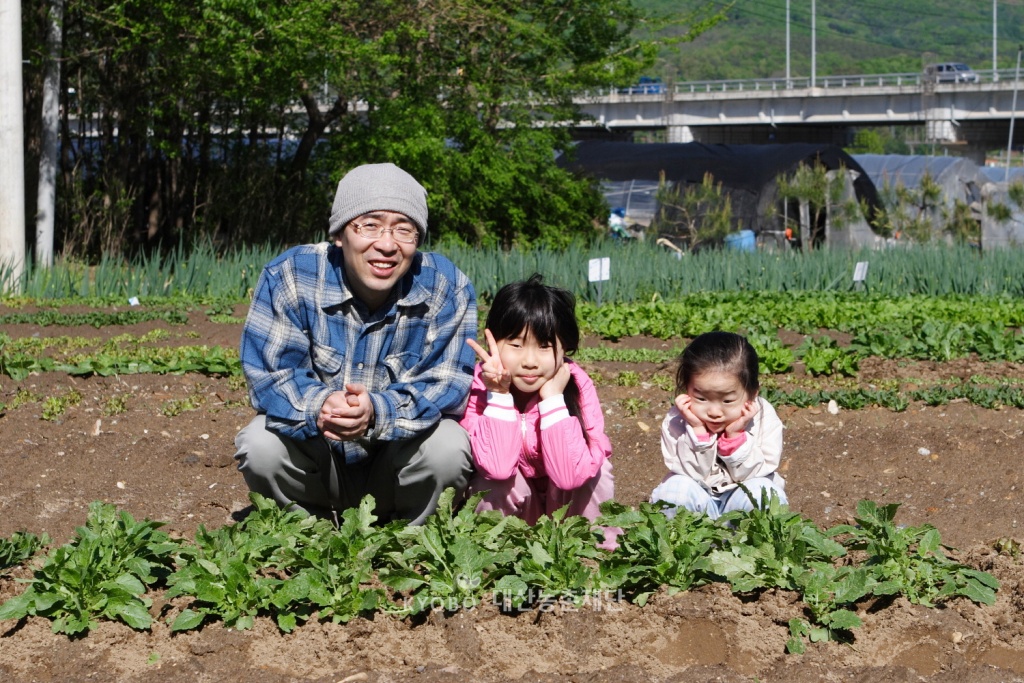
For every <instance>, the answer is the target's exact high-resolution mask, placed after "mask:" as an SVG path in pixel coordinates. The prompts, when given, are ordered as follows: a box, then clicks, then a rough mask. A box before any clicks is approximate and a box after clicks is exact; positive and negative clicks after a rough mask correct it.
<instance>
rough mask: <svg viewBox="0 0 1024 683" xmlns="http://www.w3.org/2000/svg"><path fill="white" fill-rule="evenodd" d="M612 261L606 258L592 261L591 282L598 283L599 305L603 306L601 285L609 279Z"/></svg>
mask: <svg viewBox="0 0 1024 683" xmlns="http://www.w3.org/2000/svg"><path fill="white" fill-rule="evenodd" d="M611 263H612V260H611V259H610V258H609V257H607V256H605V257H603V258H592V259H590V274H589V280H590V282H596V283H597V305H598V306H600V305H601V283H602V282H604V281H605V280H607V279H609V277H610V272H611Z"/></svg>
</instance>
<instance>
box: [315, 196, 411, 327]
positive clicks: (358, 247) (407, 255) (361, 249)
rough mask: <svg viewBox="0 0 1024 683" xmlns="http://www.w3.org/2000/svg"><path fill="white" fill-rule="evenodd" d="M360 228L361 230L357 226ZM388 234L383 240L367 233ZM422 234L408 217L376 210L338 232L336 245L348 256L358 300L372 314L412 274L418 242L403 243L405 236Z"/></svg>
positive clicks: (348, 269) (347, 269) (350, 278)
mask: <svg viewBox="0 0 1024 683" xmlns="http://www.w3.org/2000/svg"><path fill="white" fill-rule="evenodd" d="M357 226H358V227H357ZM381 228H383V229H384V232H383V233H382V234H381V235H380V236H379V237H365V236H363V235H361V234H359V232H360V230H362V231H365V232H374V231H378V230H380V229H381ZM408 231H412V234H414V235H418V233H417V231H416V224H415V223H413V222H412V221H411V220H409V219H408V218H407V217H406V216H405V215H404V214H401V213H395V212H394V211H374V212H372V213H366V214H363V215H362V216H359V217H358V218H356V219H355V220H353V221H352V222H351V223H349V224H348V225H346V226H345V227H344V228H342V229H341V231H340V232H339V233H338V235H337V237H336V238H335V240H334V243H335V244H336V245H337V246H339V247H341V249H342V251H343V252H344V255H345V274H346V275H347V277H348V283H349V286H350V287H352V291H353V293H354V294H355V295H356V297H357V298H358V299H359V300H360V301H362V302H363V303H364V304H366V307H367V308H369V309H370V310H371V311H373V310H376V309H378V308H380V307H381V306H382V305H383V304H384V302H386V301H387V299H388V295H390V294H391V290H392V289H393V288H394V286H395V285H396V284H398V281H399V280H401V279H402V277H403V276H404V275H405V274H406V273H407V272H409V268H410V267H411V266H412V257H413V256H414V255H415V254H416V242H415V241H413V242H401V241H399V240H396V239H395V235H396V233H397V234H398V235H399V237H400V238H401V237H402V235H403V233H408Z"/></svg>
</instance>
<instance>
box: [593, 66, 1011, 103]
mask: <svg viewBox="0 0 1024 683" xmlns="http://www.w3.org/2000/svg"><path fill="white" fill-rule="evenodd" d="M974 72H975V73H976V74H978V79H979V81H978V82H979V83H998V82H1005V81H1011V82H1012V81H1013V79H1014V76H1015V75H1016V71H1015V70H1014V69H996V70H992V69H975V70H974ZM924 79H925V74H924V73H922V72H910V73H894V74H853V75H840V76H818V77H817V78H816V79H815V81H816V82H815V87H818V88H825V89H827V88H877V87H879V86H897V87H899V86H919V85H921V84H922V83H923V82H924ZM810 87H811V79H810V77H808V76H800V77H791V78H789V79H786V78H745V79H733V80H720V81H683V82H677V83H674V84H671V85H669V84H665V91H664V93H646V94H644V93H623V92H622V89H621V88H601V89H599V90H592V91H589V92H587V93H586V95H587V96H596V97H606V96H608V95H613V94H618V95H624V96H626V97H631V96H634V95H641V96H644V97H650V96H652V95H658V96H661V97H663V96H664V95H666V94H670V93H671V94H677V95H682V94H690V93H704V92H706V93H711V92H749V91H753V92H759V91H760V92H764V91H768V92H775V91H779V90H800V89H808V88H810Z"/></svg>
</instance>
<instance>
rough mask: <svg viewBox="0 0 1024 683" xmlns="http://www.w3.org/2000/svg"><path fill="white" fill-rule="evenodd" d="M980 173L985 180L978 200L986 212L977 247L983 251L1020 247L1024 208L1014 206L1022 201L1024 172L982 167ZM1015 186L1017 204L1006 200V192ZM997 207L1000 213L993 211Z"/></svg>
mask: <svg viewBox="0 0 1024 683" xmlns="http://www.w3.org/2000/svg"><path fill="white" fill-rule="evenodd" d="M981 173H982V175H983V176H984V177H985V179H986V180H987V182H986V183H985V185H984V187H983V189H982V196H983V197H984V201H985V204H986V206H991V207H993V208H992V210H986V211H985V215H984V216H983V217H982V221H981V246H982V248H983V249H995V248H998V247H1020V246H1024V207H1022V206H1021V205H1020V204H1018V203H1017V202H1019V201H1022V199H1024V168H1021V167H1016V168H1010V169H1009V173H1007V169H1006V167H1005V166H982V167H981ZM1014 185H1016V186H1018V187H1019V188H1020V189H1018V190H1017V192H1016V193H1015V194H1016V195H1017V200H1016V201H1014V198H1013V197H1011V196H1010V190H1009V188H1010V187H1011V186H1014ZM996 206H999V207H1001V208H1002V210H1001V211H1000V210H996V209H995V207H996Z"/></svg>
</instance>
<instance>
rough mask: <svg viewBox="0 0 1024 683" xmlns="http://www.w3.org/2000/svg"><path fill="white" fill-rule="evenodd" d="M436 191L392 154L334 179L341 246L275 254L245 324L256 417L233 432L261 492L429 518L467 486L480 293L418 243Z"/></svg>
mask: <svg viewBox="0 0 1024 683" xmlns="http://www.w3.org/2000/svg"><path fill="white" fill-rule="evenodd" d="M426 194H427V193H426V190H425V189H424V188H423V187H422V186H421V185H420V184H419V183H418V182H417V181H416V180H415V179H414V178H413V177H412V176H411V175H409V174H408V173H406V172H405V171H403V170H402V169H400V168H398V167H397V166H395V165H394V164H367V165H364V166H359V167H357V168H354V169H352V170H351V171H349V173H348V174H346V175H345V177H344V178H342V179H341V181H340V182H339V183H338V191H337V193H336V195H335V198H334V206H333V209H332V211H331V218H330V228H329V234H330V237H331V239H332V240H333V241H332V242H323V243H320V244H311V245H303V246H298V247H294V248H292V249H289V250H288V251H286V252H284V253H283V254H281V255H280V256H278V257H277V258H275V259H274V260H273V261H271V262H270V263H268V264H267V265H266V267H265V268H264V270H263V273H262V274H261V276H260V279H259V282H258V283H257V285H256V291H255V293H254V295H253V300H252V304H251V306H250V309H249V315H248V317H247V318H246V321H245V327H244V329H243V331H242V344H241V355H242V367H243V369H244V371H245V376H246V380H247V381H248V384H249V398H250V400H251V402H252V405H253V407H254V408H255V409H256V410H257V412H258V414H257V415H256V417H255V418H254V419H253V420H252V422H250V423H249V424H248V425H247V426H246V427H244V428H243V429H242V430H241V431H240V432H239V433H238V435H237V436H236V437H235V445H236V447H237V449H238V451H237V453H236V454H235V458H236V459H237V460H238V469H239V470H240V471H241V472H242V475H243V476H244V477H245V482H246V484H247V485H248V486H249V488H250V489H251V490H253V491H255V492H257V493H260V494H262V495H264V496H267V497H268V498H272V499H274V500H276V501H277V502H278V503H279V504H280V505H282V506H289V505H295V506H298V507H300V508H302V509H304V510H306V511H308V512H310V513H311V514H315V515H319V516H325V517H333V518H334V519H335V520H337V513H338V510H343V509H345V508H349V507H354V506H357V505H358V504H359V501H360V500H361V499H362V497H363V496H365V495H366V494H370V495H372V496H373V497H374V500H375V501H376V506H377V507H376V513H377V514H378V516H380V517H381V518H382V519H383V520H388V519H395V518H404V519H409V520H411V523H413V524H420V523H422V522H423V520H424V519H426V517H427V516H428V515H430V514H431V513H432V512H434V510H435V508H436V506H437V499H438V496H439V495H440V494H441V492H442V491H443V490H444V489H445V488H447V487H449V486H452V487H455V488H456V489H457V490H459V491H462V490H464V489H465V487H466V484H467V482H468V479H469V476H470V474H471V471H472V457H471V455H470V447H469V438H468V435H467V434H466V432H465V430H463V429H462V427H460V426H459V425H458V422H457V420H458V419H459V418H460V417H461V416H462V413H463V411H464V409H465V406H466V399H467V397H468V394H469V386H470V383H471V381H472V378H473V364H474V360H475V357H474V353H473V349H472V348H470V347H469V345H468V344H466V339H467V338H471V337H474V336H475V334H476V324H477V323H476V293H475V292H474V290H473V286H472V284H471V283H470V282H469V279H468V278H467V277H466V276H465V275H464V274H463V273H462V272H461V271H459V269H458V268H456V267H455V266H454V265H453V264H452V263H451V261H449V260H448V259H447V258H445V257H443V256H441V255H439V254H434V253H430V252H420V251H418V250H417V245H418V244H419V243H421V242H422V241H423V239H424V237H425V236H426V233H427V200H426Z"/></svg>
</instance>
